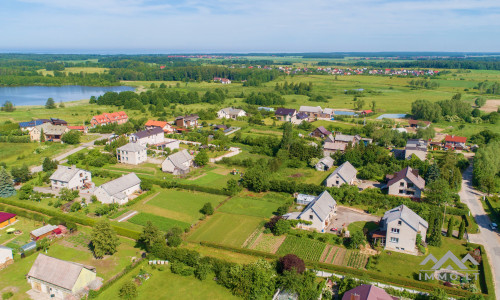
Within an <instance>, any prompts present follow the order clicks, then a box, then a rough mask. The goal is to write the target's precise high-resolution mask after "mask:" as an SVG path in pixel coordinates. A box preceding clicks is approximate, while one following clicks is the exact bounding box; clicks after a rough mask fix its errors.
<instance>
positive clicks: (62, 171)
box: [49, 165, 88, 182]
mask: <svg viewBox="0 0 500 300" xmlns="http://www.w3.org/2000/svg"><path fill="white" fill-rule="evenodd" d="M80 170H81V171H85V170H82V169H78V168H77V167H75V166H71V167H66V166H63V165H58V166H57V170H56V171H55V172H54V174H52V175H51V176H50V178H49V179H50V180H57V181H62V182H69V181H70V180H71V178H73V177H74V176H75V175H76V174H77V173H78V171H80ZM85 172H88V171H85Z"/></svg>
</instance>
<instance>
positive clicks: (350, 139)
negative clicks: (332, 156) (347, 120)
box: [335, 133, 361, 146]
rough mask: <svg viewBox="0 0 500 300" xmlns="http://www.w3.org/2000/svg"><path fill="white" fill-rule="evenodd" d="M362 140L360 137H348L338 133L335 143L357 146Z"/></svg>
mask: <svg viewBox="0 0 500 300" xmlns="http://www.w3.org/2000/svg"><path fill="white" fill-rule="evenodd" d="M360 140H361V137H360V136H359V135H348V134H341V133H338V134H336V135H335V142H337V143H344V144H346V145H347V144H349V143H351V145H353V146H354V145H355V144H357V143H358V142H359V141H360Z"/></svg>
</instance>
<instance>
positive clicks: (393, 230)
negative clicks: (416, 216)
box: [391, 228, 399, 233]
mask: <svg viewBox="0 0 500 300" xmlns="http://www.w3.org/2000/svg"><path fill="white" fill-rule="evenodd" d="M391 232H392V233H399V228H391Z"/></svg>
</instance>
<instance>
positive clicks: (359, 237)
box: [347, 231, 366, 249]
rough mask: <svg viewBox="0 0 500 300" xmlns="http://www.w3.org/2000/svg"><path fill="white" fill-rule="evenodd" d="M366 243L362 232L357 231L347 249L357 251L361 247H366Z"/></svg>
mask: <svg viewBox="0 0 500 300" xmlns="http://www.w3.org/2000/svg"><path fill="white" fill-rule="evenodd" d="M365 242H366V240H365V235H364V234H363V233H362V232H361V231H355V232H353V233H352V234H351V237H350V238H349V240H348V242H347V248H349V249H357V248H359V246H360V245H364V244H365Z"/></svg>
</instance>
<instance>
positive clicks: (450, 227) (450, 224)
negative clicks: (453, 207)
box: [446, 216, 455, 237]
mask: <svg viewBox="0 0 500 300" xmlns="http://www.w3.org/2000/svg"><path fill="white" fill-rule="evenodd" d="M454 222H455V220H454V219H453V217H451V216H450V220H449V221H448V229H446V236H447V237H452V236H453V225H455V224H454Z"/></svg>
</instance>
